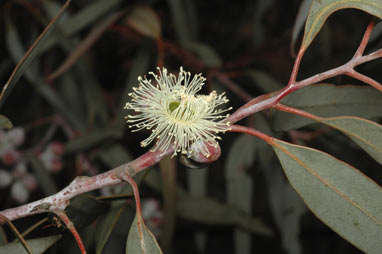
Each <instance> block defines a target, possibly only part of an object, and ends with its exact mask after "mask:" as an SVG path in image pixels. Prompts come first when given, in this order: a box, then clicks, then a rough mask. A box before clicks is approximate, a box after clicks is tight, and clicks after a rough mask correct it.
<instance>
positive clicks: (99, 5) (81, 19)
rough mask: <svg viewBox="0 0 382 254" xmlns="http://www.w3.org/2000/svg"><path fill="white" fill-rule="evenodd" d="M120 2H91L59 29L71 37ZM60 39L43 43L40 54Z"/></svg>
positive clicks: (110, 0)
mask: <svg viewBox="0 0 382 254" xmlns="http://www.w3.org/2000/svg"><path fill="white" fill-rule="evenodd" d="M120 2H122V0H108V1H104V0H97V1H91V2H89V3H88V4H86V6H85V7H84V8H83V9H81V10H79V11H78V12H76V14H75V15H73V16H72V17H70V18H68V17H67V19H66V20H65V21H63V22H62V24H60V28H61V29H62V30H63V32H64V33H65V34H66V35H67V36H68V37H70V36H72V35H74V34H76V33H78V32H80V31H81V30H83V29H84V28H86V27H88V26H89V25H91V24H92V23H94V22H96V21H98V20H99V18H100V17H102V16H104V15H105V14H106V13H110V11H111V10H113V9H116V7H117V6H118V5H119V4H120ZM43 4H44V7H45V9H47V8H49V6H48V5H49V4H50V3H48V2H47V1H44V2H43ZM59 42H60V39H59V38H58V37H51V38H49V40H47V42H46V43H44V45H43V48H42V50H41V53H42V52H45V51H46V50H48V49H50V48H51V47H52V46H54V45H55V44H56V43H59Z"/></svg>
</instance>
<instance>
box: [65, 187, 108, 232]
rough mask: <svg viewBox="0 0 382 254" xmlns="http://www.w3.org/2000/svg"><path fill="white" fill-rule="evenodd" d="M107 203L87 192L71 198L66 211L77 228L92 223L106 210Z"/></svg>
mask: <svg viewBox="0 0 382 254" xmlns="http://www.w3.org/2000/svg"><path fill="white" fill-rule="evenodd" d="M106 208H107V205H106V204H105V203H103V202H101V201H98V200H96V199H95V198H94V197H92V196H89V195H87V194H84V195H80V196H76V197H74V198H73V199H71V200H70V205H69V206H68V207H67V208H66V210H65V211H66V213H67V215H68V217H69V218H70V220H71V221H72V222H73V224H74V225H75V227H76V228H77V229H81V228H84V227H86V226H87V225H89V224H90V223H92V222H93V221H94V220H95V219H97V218H98V216H99V215H100V214H102V213H104V212H105V209H106Z"/></svg>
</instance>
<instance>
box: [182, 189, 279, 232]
mask: <svg viewBox="0 0 382 254" xmlns="http://www.w3.org/2000/svg"><path fill="white" fill-rule="evenodd" d="M176 205H177V213H178V215H179V216H181V217H183V218H185V219H188V220H192V221H196V222H200V223H204V224H207V225H227V226H228V225H235V226H238V227H241V228H243V229H246V230H249V231H251V232H253V233H256V234H260V235H264V236H270V235H272V234H273V232H272V229H270V228H269V227H268V226H266V225H265V224H264V223H263V222H262V221H261V220H259V219H257V218H252V217H251V216H248V215H247V214H246V213H245V212H243V211H242V210H241V209H239V208H237V207H234V206H232V205H227V204H224V203H221V202H219V201H216V200H214V199H211V198H201V197H186V196H185V197H183V198H182V199H179V200H178V201H177V203H176Z"/></svg>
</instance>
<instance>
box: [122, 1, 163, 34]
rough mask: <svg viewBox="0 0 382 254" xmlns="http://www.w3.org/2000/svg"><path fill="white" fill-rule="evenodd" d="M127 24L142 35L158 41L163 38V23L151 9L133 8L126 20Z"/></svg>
mask: <svg viewBox="0 0 382 254" xmlns="http://www.w3.org/2000/svg"><path fill="white" fill-rule="evenodd" d="M125 21H126V23H127V24H129V25H130V26H131V27H132V28H134V29H135V30H137V31H138V32H140V33H141V34H143V35H145V36H148V37H151V38H154V39H158V38H159V37H160V36H161V22H160V20H159V17H158V15H157V14H156V13H155V12H154V10H153V9H151V8H149V7H143V6H138V7H135V8H133V9H132V10H131V11H130V12H129V15H128V16H127V17H126V19H125Z"/></svg>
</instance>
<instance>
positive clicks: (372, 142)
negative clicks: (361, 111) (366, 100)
mask: <svg viewBox="0 0 382 254" xmlns="http://www.w3.org/2000/svg"><path fill="white" fill-rule="evenodd" d="M318 120H319V121H320V122H322V123H325V124H327V125H329V126H331V127H333V128H335V129H337V130H339V131H341V132H343V133H344V134H346V135H347V136H349V138H351V139H352V140H353V141H354V142H355V143H357V144H358V145H359V146H360V147H362V149H363V150H365V151H366V152H367V153H368V154H369V155H370V156H371V157H373V158H374V159H375V160H376V161H378V162H379V163H380V164H382V126H381V125H379V124H377V123H375V122H372V121H369V120H366V119H362V118H358V117H336V118H320V119H318Z"/></svg>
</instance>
